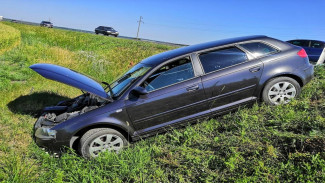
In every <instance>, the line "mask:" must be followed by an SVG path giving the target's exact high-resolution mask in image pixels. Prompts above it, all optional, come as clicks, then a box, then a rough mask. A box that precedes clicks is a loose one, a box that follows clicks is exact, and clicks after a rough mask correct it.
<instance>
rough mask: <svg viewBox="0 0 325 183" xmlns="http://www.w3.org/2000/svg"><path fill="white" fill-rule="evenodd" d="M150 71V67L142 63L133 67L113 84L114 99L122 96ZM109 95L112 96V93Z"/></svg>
mask: <svg viewBox="0 0 325 183" xmlns="http://www.w3.org/2000/svg"><path fill="white" fill-rule="evenodd" d="M150 69H151V67H150V66H148V65H145V64H141V63H139V64H137V65H135V66H134V67H132V68H131V69H130V70H129V71H127V72H126V73H125V74H123V75H122V76H121V77H119V79H117V80H116V81H114V82H113V83H112V84H111V87H112V92H113V97H117V96H119V95H121V94H122V93H123V91H124V90H125V89H127V88H128V87H129V86H130V85H131V84H132V83H133V82H135V81H136V80H137V79H138V78H139V77H141V76H142V75H144V74H145V73H147V72H148V71H149V70H150ZM108 95H111V94H110V92H108Z"/></svg>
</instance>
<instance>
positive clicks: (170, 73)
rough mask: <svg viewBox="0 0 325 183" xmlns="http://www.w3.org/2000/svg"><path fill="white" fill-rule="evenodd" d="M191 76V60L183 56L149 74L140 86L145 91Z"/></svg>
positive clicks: (192, 73) (192, 72) (192, 74)
mask: <svg viewBox="0 0 325 183" xmlns="http://www.w3.org/2000/svg"><path fill="white" fill-rule="evenodd" d="M193 77H194V71H193V67H192V63H191V60H190V58H188V57H185V58H182V59H179V60H176V61H173V62H171V63H168V64H166V65H164V66H162V67H161V68H159V69H158V70H157V71H155V72H154V73H153V74H151V75H150V76H149V77H148V78H147V79H146V80H145V81H144V82H143V84H142V85H141V86H142V87H144V88H146V90H147V91H153V90H157V89H159V88H163V87H165V86H169V85H172V84H175V83H178V82H182V81H185V80H188V79H191V78H193Z"/></svg>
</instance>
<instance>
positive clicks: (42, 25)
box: [40, 21, 53, 28]
mask: <svg viewBox="0 0 325 183" xmlns="http://www.w3.org/2000/svg"><path fill="white" fill-rule="evenodd" d="M40 26H41V27H48V28H53V23H51V22H49V21H42V22H41V23H40Z"/></svg>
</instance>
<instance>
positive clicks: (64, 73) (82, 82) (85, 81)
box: [29, 64, 108, 99]
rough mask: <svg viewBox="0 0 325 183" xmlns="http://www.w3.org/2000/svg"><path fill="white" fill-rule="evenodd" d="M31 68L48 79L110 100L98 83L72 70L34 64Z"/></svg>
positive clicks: (51, 65) (52, 65)
mask: <svg viewBox="0 0 325 183" xmlns="http://www.w3.org/2000/svg"><path fill="white" fill-rule="evenodd" d="M29 68H31V69H33V70H34V71H35V72H37V73H38V74H40V75H41V76H43V77H45V78H47V79H51V80H54V81H58V82H61V83H64V84H67V85H70V86H73V87H76V88H79V89H81V90H84V91H87V92H89V93H92V94H95V95H97V96H99V97H102V98H105V99H107V98H108V95H107V93H106V92H105V90H104V88H103V87H102V86H101V85H100V84H99V83H98V82H96V81H94V80H93V79H90V78H89V77H87V76H85V75H82V74H80V73H78V72H76V71H73V70H71V69H68V68H65V67H61V66H58V65H54V64H34V65H31V66H30V67H29Z"/></svg>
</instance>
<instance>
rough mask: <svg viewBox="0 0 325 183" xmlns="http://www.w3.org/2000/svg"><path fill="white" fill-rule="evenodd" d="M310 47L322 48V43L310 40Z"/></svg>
mask: <svg viewBox="0 0 325 183" xmlns="http://www.w3.org/2000/svg"><path fill="white" fill-rule="evenodd" d="M310 47H312V48H321V49H323V48H324V43H322V42H319V41H311V43H310Z"/></svg>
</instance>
